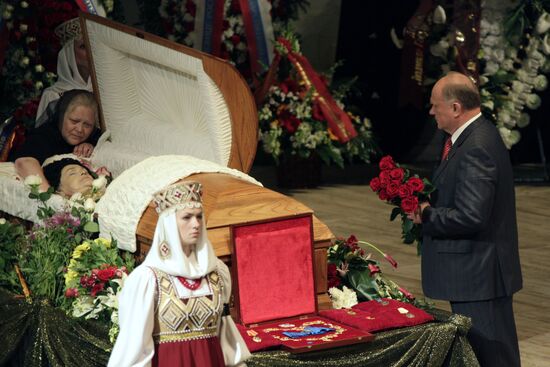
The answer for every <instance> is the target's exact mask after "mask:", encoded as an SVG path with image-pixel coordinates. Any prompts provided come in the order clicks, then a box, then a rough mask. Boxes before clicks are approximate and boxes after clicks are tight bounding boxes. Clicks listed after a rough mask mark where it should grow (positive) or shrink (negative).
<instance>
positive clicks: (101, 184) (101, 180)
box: [92, 175, 107, 190]
mask: <svg viewBox="0 0 550 367" xmlns="http://www.w3.org/2000/svg"><path fill="white" fill-rule="evenodd" d="M105 186H107V178H105V175H101V176H99V177H98V178H96V179H95V180H94V181H93V182H92V187H93V188H94V189H96V190H103V189H104V188H105Z"/></svg>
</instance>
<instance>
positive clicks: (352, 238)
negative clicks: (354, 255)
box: [346, 235, 357, 247]
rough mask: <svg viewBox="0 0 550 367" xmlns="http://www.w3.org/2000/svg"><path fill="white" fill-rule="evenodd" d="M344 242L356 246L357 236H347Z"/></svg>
mask: <svg viewBox="0 0 550 367" xmlns="http://www.w3.org/2000/svg"><path fill="white" fill-rule="evenodd" d="M346 244H347V245H348V246H349V247H357V237H355V236H354V235H351V236H349V237H348V239H347V240H346Z"/></svg>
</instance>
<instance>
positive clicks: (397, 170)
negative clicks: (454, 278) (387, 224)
mask: <svg viewBox="0 0 550 367" xmlns="http://www.w3.org/2000/svg"><path fill="white" fill-rule="evenodd" d="M379 167H380V174H379V175H378V176H377V177H374V178H373V179H372V180H371V181H370V183H369V185H370V187H371V189H372V191H374V192H376V193H377V194H378V197H379V198H380V200H383V201H386V202H387V203H389V204H391V205H394V206H395V208H393V210H392V212H391V215H390V220H392V221H393V220H395V218H397V217H398V216H399V217H401V229H402V238H403V242H404V243H407V244H411V243H414V242H416V247H417V252H418V254H419V255H420V254H421V249H422V226H421V225H420V224H414V223H413V222H412V221H411V220H410V219H409V218H408V217H407V214H408V213H412V212H414V211H416V210H417V209H418V204H419V202H422V201H428V199H429V197H430V194H431V193H432V192H433V191H434V190H435V187H434V186H433V185H432V184H431V183H430V181H429V180H427V179H426V178H424V179H421V178H420V177H418V175H411V173H410V171H409V170H408V169H406V168H403V167H401V166H400V165H399V164H398V163H396V162H395V161H394V160H393V158H392V157H391V156H385V157H383V158H382V159H381V160H380V163H379Z"/></svg>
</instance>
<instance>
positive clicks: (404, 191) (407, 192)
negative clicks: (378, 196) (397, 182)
mask: <svg viewBox="0 0 550 367" xmlns="http://www.w3.org/2000/svg"><path fill="white" fill-rule="evenodd" d="M412 194H413V190H412V188H411V187H410V186H409V185H406V184H405V185H401V186H399V197H400V198H402V199H404V198H406V197H408V196H411V195H412Z"/></svg>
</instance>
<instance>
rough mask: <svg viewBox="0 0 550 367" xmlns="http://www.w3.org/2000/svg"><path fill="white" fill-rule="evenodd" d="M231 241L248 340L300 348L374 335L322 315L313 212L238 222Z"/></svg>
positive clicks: (236, 288)
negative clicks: (320, 311)
mask: <svg viewBox="0 0 550 367" xmlns="http://www.w3.org/2000/svg"><path fill="white" fill-rule="evenodd" d="M231 243H232V246H233V251H232V271H233V274H232V276H233V295H234V298H235V311H236V317H237V320H238V322H240V323H241V324H242V325H245V326H246V327H247V328H248V329H247V335H244V337H245V339H246V337H247V336H248V337H249V339H252V343H264V344H268V345H274V340H275V341H276V343H275V345H281V346H282V347H283V348H285V349H288V350H289V351H291V352H296V353H299V352H307V351H312V350H318V349H324V348H333V347H337V346H342V345H349V344H355V343H363V342H367V341H370V340H372V339H373V338H374V336H373V335H372V334H369V333H367V332H364V331H360V330H357V329H354V328H351V327H349V326H346V325H345V324H341V323H339V322H337V321H334V320H330V319H327V318H324V317H322V316H319V315H318V312H317V311H318V309H317V297H316V294H315V277H314V274H313V241H312V219H311V215H305V216H297V217H292V218H286V219H281V220H276V221H270V222H259V223H252V224H250V223H248V224H245V225H235V226H233V227H232V228H231ZM262 338H264V339H265V338H271V339H273V340H262ZM248 342H249V343H247V344H249V345H253V344H251V343H250V341H249V340H248Z"/></svg>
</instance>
